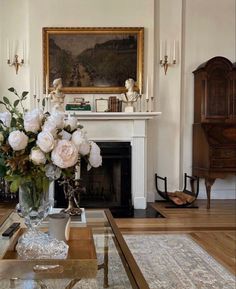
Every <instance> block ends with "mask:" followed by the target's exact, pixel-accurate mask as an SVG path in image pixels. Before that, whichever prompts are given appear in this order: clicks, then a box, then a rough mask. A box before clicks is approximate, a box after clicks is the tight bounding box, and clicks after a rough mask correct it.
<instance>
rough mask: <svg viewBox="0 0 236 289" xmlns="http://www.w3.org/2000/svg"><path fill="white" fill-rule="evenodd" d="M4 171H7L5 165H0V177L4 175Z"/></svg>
mask: <svg viewBox="0 0 236 289" xmlns="http://www.w3.org/2000/svg"><path fill="white" fill-rule="evenodd" d="M6 171H7V169H6V167H5V166H4V165H0V177H1V178H2V177H4V176H5V174H6Z"/></svg>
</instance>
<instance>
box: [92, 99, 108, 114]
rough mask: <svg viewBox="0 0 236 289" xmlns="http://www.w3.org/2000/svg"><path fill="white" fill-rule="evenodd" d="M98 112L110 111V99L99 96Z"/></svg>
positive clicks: (97, 101)
mask: <svg viewBox="0 0 236 289" xmlns="http://www.w3.org/2000/svg"><path fill="white" fill-rule="evenodd" d="M95 106H96V112H107V111H110V109H109V108H108V99H104V98H99V99H96V100H95Z"/></svg>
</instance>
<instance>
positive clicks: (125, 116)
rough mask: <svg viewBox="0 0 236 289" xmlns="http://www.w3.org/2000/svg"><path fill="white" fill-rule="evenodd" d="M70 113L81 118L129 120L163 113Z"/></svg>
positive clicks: (148, 117) (147, 117)
mask: <svg viewBox="0 0 236 289" xmlns="http://www.w3.org/2000/svg"><path fill="white" fill-rule="evenodd" d="M70 114H72V115H76V116H78V118H79V119H80V120H84V119H87V120H100V119H104V120H110V119H112V120H127V119H133V120H134V119H150V118H153V117H155V116H158V115H160V114H161V112H132V113H127V112H76V113H75V112H73V111H71V112H70Z"/></svg>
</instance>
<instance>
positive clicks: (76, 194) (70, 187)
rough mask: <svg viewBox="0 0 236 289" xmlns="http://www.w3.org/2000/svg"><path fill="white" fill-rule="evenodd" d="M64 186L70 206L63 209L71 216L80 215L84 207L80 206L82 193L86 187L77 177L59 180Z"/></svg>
mask: <svg viewBox="0 0 236 289" xmlns="http://www.w3.org/2000/svg"><path fill="white" fill-rule="evenodd" d="M58 182H59V184H60V185H62V186H63V191H64V195H65V197H66V199H68V207H67V208H66V209H63V210H62V212H65V213H67V214H69V215H71V216H80V215H81V213H82V209H80V207H79V200H80V193H81V192H82V191H84V187H82V186H81V184H80V182H79V181H78V180H76V179H75V178H70V177H68V178H66V177H65V178H64V179H63V180H62V181H58Z"/></svg>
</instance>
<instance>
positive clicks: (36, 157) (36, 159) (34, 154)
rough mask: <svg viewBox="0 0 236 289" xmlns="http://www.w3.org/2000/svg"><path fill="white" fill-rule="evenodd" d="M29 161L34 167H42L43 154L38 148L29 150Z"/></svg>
mask: <svg viewBox="0 0 236 289" xmlns="http://www.w3.org/2000/svg"><path fill="white" fill-rule="evenodd" d="M30 159H31V161H32V162H33V163H34V164H35V165H41V164H43V165H44V164H45V163H46V156H45V154H44V153H43V152H42V151H41V150H40V149H38V148H36V149H32V150H31V152H30Z"/></svg>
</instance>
